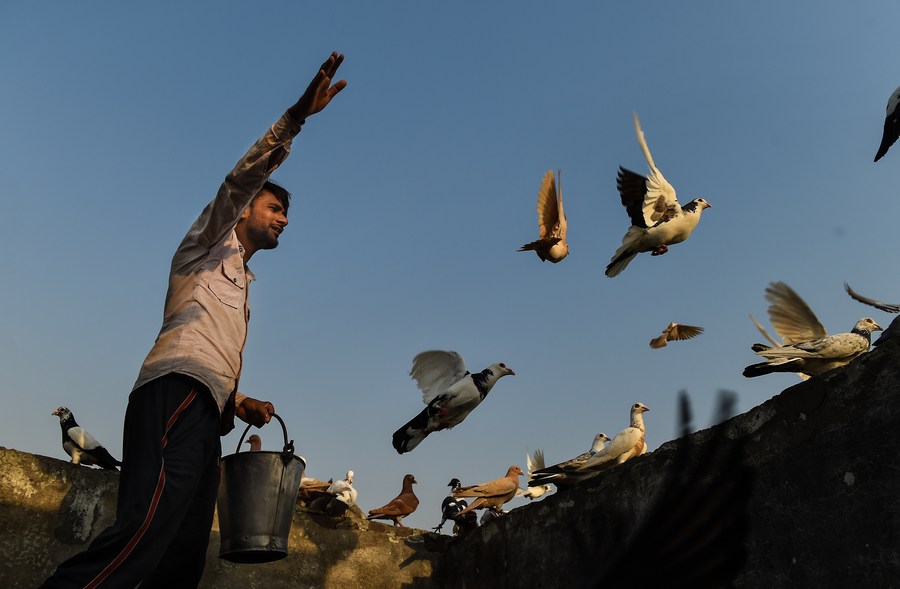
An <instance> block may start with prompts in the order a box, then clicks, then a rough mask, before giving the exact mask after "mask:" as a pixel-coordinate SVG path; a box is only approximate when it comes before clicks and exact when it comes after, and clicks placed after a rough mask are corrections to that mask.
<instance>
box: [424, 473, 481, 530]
mask: <svg viewBox="0 0 900 589" xmlns="http://www.w3.org/2000/svg"><path fill="white" fill-rule="evenodd" d="M447 486H449V487H450V495H447V496H446V497H444V500H443V501H441V523H439V524H438V525H437V526H436V527H434V528H432V530H433V531H434V532H437V533H440V531H441V529H442V528H443V527H444V524H445V523H446V522H447V520H448V519H449V520H451V521H452V522H453V535H454V536H456V535H458V533H459V532H460V526H459V524H460V523H461V522H462V520H465V519H469V520H474V519H475V518H474V514H472V517H470V518H467V517H465V516H463V517H462V518H460V517H459V514H460V512H461V511H462V510H463V509H465V508H466V507H467V506H468V505H469V503H468V502H467V501H466V500H465V499H457V498H456V497H454V496H453V491H457V490H459V488H460V487H461V486H462V483H460V481H459V479H457V478H455V477H454V478H452V479H450V482H449V483H447ZM466 515H468V514H466ZM457 520H460V521H457ZM470 523H474V521H473V522H470ZM469 527H474V526H469Z"/></svg>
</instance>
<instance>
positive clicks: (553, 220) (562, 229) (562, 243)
mask: <svg viewBox="0 0 900 589" xmlns="http://www.w3.org/2000/svg"><path fill="white" fill-rule="evenodd" d="M556 175H557V181H558V182H559V188H558V189H557V185H556V184H557V182H556V181H554V179H553V170H549V171H548V172H547V173H546V174H544V180H543V181H542V182H541V190H540V191H539V192H538V201H537V214H538V228H539V229H540V237H539V239H538V240H537V241H532V242H531V243H526V244H525V245H523V246H522V247H520V248H519V250H518V251H520V252H529V251H533V252H534V253H536V254H537V256H538V257H539V258H540V259H541V261H542V262H546V261H547V260H549V261H551V262H553V263H554V264H555V263H556V262H559V261H560V260H562V259H563V258H565V257H566V256H568V255H569V244H568V243H566V233H567V231H568V225H567V224H566V213H565V211H564V210H563V201H562V181H561V180H559V177H560V172H559V170H557V172H556Z"/></svg>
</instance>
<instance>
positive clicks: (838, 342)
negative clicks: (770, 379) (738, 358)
mask: <svg viewBox="0 0 900 589" xmlns="http://www.w3.org/2000/svg"><path fill="white" fill-rule="evenodd" d="M880 330H881V326H879V325H878V324H877V323H875V320H874V319H872V318H870V317H864V318H862V319H860V320H859V321H857V322H856V325H854V326H853V330H852V331H851V332H849V333H838V334H836V335H829V336H827V337H824V338H819V339H815V340H812V341H808V342H800V343H796V344H791V345H787V346H781V347H769V346H763V345H762V344H757V345H756V346H754V351H756V353H757V355H759V356H762V357H763V358H766V361H765V362H760V363H759V364H751V365H750V366H747V367H746V368H744V373H743V374H744V376H746V377H747V378H753V377H755V376H762V375H764V374H771V373H772V372H802V373H804V374H808V375H810V376H817V375H819V374H822V373H823V372H827V371H829V370H832V369H834V368H838V367H840V366H844V365H846V364H847V363H849V362H850V361H851V360H853V359H854V358H856V357H858V356H861V355H862V354H865V353H866V352H868V351H869V345H870V343H871V341H872V332H873V331H880Z"/></svg>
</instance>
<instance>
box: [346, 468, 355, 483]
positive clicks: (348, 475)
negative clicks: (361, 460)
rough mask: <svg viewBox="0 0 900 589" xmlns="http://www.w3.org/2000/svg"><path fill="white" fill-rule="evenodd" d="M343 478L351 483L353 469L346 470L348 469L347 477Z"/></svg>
mask: <svg viewBox="0 0 900 589" xmlns="http://www.w3.org/2000/svg"><path fill="white" fill-rule="evenodd" d="M345 480H346V481H347V482H348V483H352V482H353V471H352V470H348V471H347V478H346V479H345Z"/></svg>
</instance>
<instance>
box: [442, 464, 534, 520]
mask: <svg viewBox="0 0 900 589" xmlns="http://www.w3.org/2000/svg"><path fill="white" fill-rule="evenodd" d="M523 474H525V473H523V472H522V469H521V468H519V467H518V466H510V467H509V469H508V470H507V471H506V476H505V477H503V478H500V479H496V480H493V481H490V482H488V483H483V484H481V485H471V486H468V487H460V488H459V489H457V490H455V491H453V496H454V497H475V500H474V501H472V503H470V504H469V505H468V507H466V508H465V509H463V510H462V511H460V512H459V515H463V514H465V513H468V512H470V511H474V510H476V509H490V510H491V511H493V512H495V513H498V514H499V513H501V512H502V507H503V504H504V503H506V502H507V501H509V500H511V499H512V498H513V497H515V496H516V491H517V490H518V488H519V477H520V476H522V475H523Z"/></svg>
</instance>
